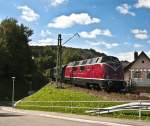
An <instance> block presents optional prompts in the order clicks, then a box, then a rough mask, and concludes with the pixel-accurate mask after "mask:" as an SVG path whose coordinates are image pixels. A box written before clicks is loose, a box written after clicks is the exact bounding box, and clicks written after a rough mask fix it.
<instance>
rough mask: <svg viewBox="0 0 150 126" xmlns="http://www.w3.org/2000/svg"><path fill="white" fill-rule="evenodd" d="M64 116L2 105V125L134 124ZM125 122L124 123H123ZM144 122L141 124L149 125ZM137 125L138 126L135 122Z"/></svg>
mask: <svg viewBox="0 0 150 126" xmlns="http://www.w3.org/2000/svg"><path fill="white" fill-rule="evenodd" d="M75 117H76V116H75ZM75 117H73V116H71V117H70V116H62V115H56V114H49V113H46V112H33V111H22V110H17V111H14V110H13V109H9V108H8V110H7V108H5V107H4V109H3V108H2V107H0V126H133V125H132V124H129V123H126V125H125V123H124V122H113V121H112V122H111V120H107V121H106V120H104V121H102V120H92V118H89V119H85V118H84V119H83V118H75ZM123 123H124V124H123ZM148 124H149V123H143V124H141V126H144V125H145V126H148ZM135 126H137V125H136V124H135Z"/></svg>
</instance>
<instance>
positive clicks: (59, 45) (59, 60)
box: [56, 34, 62, 88]
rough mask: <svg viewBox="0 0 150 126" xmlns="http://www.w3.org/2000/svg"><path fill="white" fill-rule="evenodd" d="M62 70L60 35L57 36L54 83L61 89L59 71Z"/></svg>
mask: <svg viewBox="0 0 150 126" xmlns="http://www.w3.org/2000/svg"><path fill="white" fill-rule="evenodd" d="M61 69H62V38H61V34H59V35H58V44H57V65H56V73H57V76H56V82H57V87H60V88H62V83H61V71H62V70H61Z"/></svg>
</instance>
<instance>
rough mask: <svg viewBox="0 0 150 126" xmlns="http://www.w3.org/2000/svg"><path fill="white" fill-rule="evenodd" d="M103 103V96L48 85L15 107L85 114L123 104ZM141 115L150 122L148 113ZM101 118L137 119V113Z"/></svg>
mask: <svg viewBox="0 0 150 126" xmlns="http://www.w3.org/2000/svg"><path fill="white" fill-rule="evenodd" d="M84 101H87V102H84ZM98 101H101V102H98ZM103 101H105V98H104V97H103V96H95V95H91V94H89V93H87V92H84V91H77V90H73V89H72V88H64V89H59V88H56V86H55V85H50V84H48V85H46V86H45V87H43V88H42V89H41V90H39V91H38V92H36V93H35V94H33V95H31V96H29V97H27V98H25V99H24V100H23V101H22V102H20V103H19V104H17V106H16V107H17V108H20V109H30V110H41V111H50V112H63V113H74V114H87V113H85V111H86V110H90V108H105V107H109V106H113V105H119V104H123V103H122V102H119V101H118V102H113V101H112V102H103ZM64 106H66V107H64ZM74 107H76V108H74ZM78 107H80V108H78ZM142 114H143V116H142V119H144V120H150V116H149V115H150V112H143V113H142ZM147 115H148V116H147ZM101 116H109V117H117V118H128V119H137V118H138V113H137V112H136V111H130V112H129V111H122V112H114V113H111V114H104V115H101Z"/></svg>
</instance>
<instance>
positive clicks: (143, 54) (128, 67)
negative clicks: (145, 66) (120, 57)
mask: <svg viewBox="0 0 150 126" xmlns="http://www.w3.org/2000/svg"><path fill="white" fill-rule="evenodd" d="M142 56H144V57H145V58H146V59H147V60H149V61H150V58H149V57H148V56H147V55H146V54H145V53H144V51H142V52H141V53H140V55H138V57H137V58H136V59H135V60H134V61H133V62H131V63H130V64H129V65H128V66H126V67H125V68H124V70H125V71H126V70H128V69H130V68H131V67H132V66H133V65H134V64H135V63H136V62H137V60H139V58H141V57H142Z"/></svg>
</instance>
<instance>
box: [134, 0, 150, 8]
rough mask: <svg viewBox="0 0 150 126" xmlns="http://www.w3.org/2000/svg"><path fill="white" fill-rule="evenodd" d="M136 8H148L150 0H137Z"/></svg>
mask: <svg viewBox="0 0 150 126" xmlns="http://www.w3.org/2000/svg"><path fill="white" fill-rule="evenodd" d="M135 7H136V8H149V9H150V0H138V2H137V3H136V4H135Z"/></svg>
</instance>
